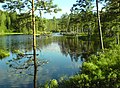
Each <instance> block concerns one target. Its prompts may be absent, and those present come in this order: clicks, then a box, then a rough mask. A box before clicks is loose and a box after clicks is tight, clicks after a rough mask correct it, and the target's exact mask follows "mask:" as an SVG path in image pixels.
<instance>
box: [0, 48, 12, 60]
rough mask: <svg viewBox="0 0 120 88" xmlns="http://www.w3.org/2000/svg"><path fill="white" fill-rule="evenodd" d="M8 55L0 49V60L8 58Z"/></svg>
mask: <svg viewBox="0 0 120 88" xmlns="http://www.w3.org/2000/svg"><path fill="white" fill-rule="evenodd" d="M9 55H10V53H9V52H8V51H5V50H2V49H0V59H2V58H4V57H7V56H9Z"/></svg>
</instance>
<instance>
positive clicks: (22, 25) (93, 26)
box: [0, 0, 120, 88]
mask: <svg viewBox="0 0 120 88" xmlns="http://www.w3.org/2000/svg"><path fill="white" fill-rule="evenodd" d="M33 1H34V5H35V6H32V7H31V6H30V5H29V4H30V3H32V2H30V0H21V1H20V0H18V1H17V0H15V1H14V0H10V1H9V0H8V1H7V2H6V4H4V5H3V6H2V7H3V8H4V9H5V10H4V11H2V10H0V36H4V35H5V36H6V35H11V34H12V35H15V34H20V35H33V41H32V42H33V46H31V47H33V55H34V56H33V58H34V74H36V72H35V71H37V65H36V63H37V62H36V59H37V58H36V57H37V55H36V53H37V52H38V50H37V45H36V43H35V42H36V40H37V37H39V36H45V38H46V39H47V38H51V36H52V34H53V33H59V34H60V35H62V36H64V37H65V38H63V40H62V38H60V39H58V40H57V39H55V40H54V39H53V40H54V41H53V40H52V39H49V40H45V42H44V43H43V40H41V41H42V44H43V45H45V46H47V45H49V44H48V43H50V44H51V42H52V41H53V43H55V42H56V41H57V42H58V45H59V46H60V47H61V48H60V49H61V52H62V53H63V54H64V55H65V56H67V55H68V54H69V55H71V59H72V61H73V59H75V60H76V62H77V61H78V57H79V56H80V55H81V52H82V55H81V58H82V56H83V58H84V59H85V60H84V62H83V63H82V66H81V67H80V72H78V73H77V74H74V75H72V76H70V77H60V78H59V79H54V78H53V79H51V80H49V81H48V80H47V81H46V82H45V83H44V84H42V85H40V84H36V83H34V88H119V87H120V68H119V66H120V64H119V63H120V45H119V44H120V43H119V41H120V38H119V37H120V1H119V0H76V3H73V6H72V7H71V9H70V11H71V13H70V14H68V13H65V14H62V16H61V17H60V18H56V17H55V16H54V17H53V18H52V19H47V18H44V17H43V16H42V15H43V14H42V12H44V13H51V12H54V13H57V12H58V11H61V9H60V8H58V6H59V4H58V6H57V5H53V3H52V2H53V0H48V1H47V0H45V1H44V0H40V1H39V0H38V1H37V0H33ZM0 2H1V3H3V2H4V0H2V1H0ZM21 2H22V3H23V2H24V3H26V4H21ZM93 2H94V3H96V6H93V4H92V3H93ZM98 3H101V4H104V5H103V7H102V8H101V10H100V11H99V10H98V8H99V6H98ZM33 7H34V8H35V9H33ZM24 8H27V9H30V8H32V12H33V13H32V14H31V13H30V12H31V9H30V11H28V12H21V13H17V12H16V10H19V11H22V9H24ZM93 8H96V11H93ZM34 10H35V11H36V10H39V11H40V14H39V16H38V15H35V14H34ZM34 28H35V29H34ZM35 33H36V34H35ZM36 35H38V36H37V37H36ZM46 36H47V37H46ZM71 37H72V39H70V40H69V38H71ZM74 38H75V39H74ZM78 41H79V42H78ZM3 42H4V41H3ZM18 42H20V41H18ZM28 42H30V41H28ZM71 42H73V44H72V43H71ZM86 42H87V43H86ZM93 42H94V43H93ZM37 43H38V42H37ZM3 44H5V43H3ZM16 44H17V43H16ZM26 44H27V43H26ZM69 44H70V45H69ZM1 45H2V43H1ZM6 45H7V44H6ZM80 45H81V47H80ZM18 46H19V45H18ZM39 46H40V47H42V46H41V45H39ZM96 46H97V48H96ZM82 47H83V48H85V49H82ZM91 47H92V48H91ZM17 48H18V47H17ZM42 48H43V47H42ZM78 48H81V49H78ZM15 49H16V48H15ZM11 50H12V49H11ZM36 50H37V51H36ZM9 51H10V50H9V49H3V48H1V46H0V60H2V58H5V57H8V56H10V52H9ZM13 51H16V50H13ZM28 51H30V50H28ZM11 52H12V51H11ZM12 53H13V52H12ZM17 53H18V52H17ZM74 53H75V54H74ZM19 54H20V55H21V54H22V53H21V52H20V53H19ZM19 54H17V55H19ZM22 55H23V54H22ZM22 55H21V56H22ZM23 57H24V56H23ZM23 57H22V58H23ZM45 63H47V62H45ZM11 67H12V66H11ZM35 79H36V77H34V80H35ZM37 80H39V79H37ZM34 82H36V80H35V81H34Z"/></svg>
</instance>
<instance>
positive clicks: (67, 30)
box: [66, 16, 70, 32]
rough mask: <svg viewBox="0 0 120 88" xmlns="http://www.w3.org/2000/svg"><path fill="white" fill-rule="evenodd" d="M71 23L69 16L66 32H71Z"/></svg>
mask: <svg viewBox="0 0 120 88" xmlns="http://www.w3.org/2000/svg"><path fill="white" fill-rule="evenodd" d="M69 23H70V16H68V21H67V29H66V32H70V30H69V28H70V27H69Z"/></svg>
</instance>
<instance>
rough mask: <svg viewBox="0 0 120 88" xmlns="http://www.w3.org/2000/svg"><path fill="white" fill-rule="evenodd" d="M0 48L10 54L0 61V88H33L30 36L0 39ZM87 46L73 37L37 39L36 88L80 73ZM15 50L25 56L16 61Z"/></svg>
mask: <svg viewBox="0 0 120 88" xmlns="http://www.w3.org/2000/svg"><path fill="white" fill-rule="evenodd" d="M0 48H1V49H4V50H7V51H9V52H10V56H9V57H6V58H3V59H0V88H33V84H34V83H33V78H34V75H33V74H34V69H33V63H30V64H29V67H28V68H27V67H25V66H27V64H28V63H29V60H30V59H31V58H32V56H31V55H29V54H32V36H31V35H8V36H0ZM86 49H87V43H86V42H83V41H81V40H79V39H78V38H76V37H63V36H53V37H37V54H38V56H37V59H38V61H39V66H38V71H37V82H38V85H41V84H43V83H44V82H46V81H48V80H50V79H59V78H60V77H61V76H63V77H65V76H71V75H74V74H76V73H78V72H80V66H81V65H82V62H83V61H84V59H82V58H81V57H82V55H81V53H82V52H84V51H86ZM15 50H17V51H19V52H22V53H24V54H26V56H21V57H18V53H16V52H15Z"/></svg>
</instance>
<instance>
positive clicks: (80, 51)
mask: <svg viewBox="0 0 120 88" xmlns="http://www.w3.org/2000/svg"><path fill="white" fill-rule="evenodd" d="M59 45H60V49H61V52H62V54H64V55H65V56H68V55H69V56H70V57H71V61H73V60H75V61H76V62H77V61H78V59H82V58H86V57H87V56H88V55H89V54H91V53H93V52H94V51H95V50H96V49H97V48H96V47H95V46H94V45H96V43H95V42H93V41H82V40H80V39H78V37H64V38H63V39H62V40H61V41H60V42H59Z"/></svg>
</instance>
